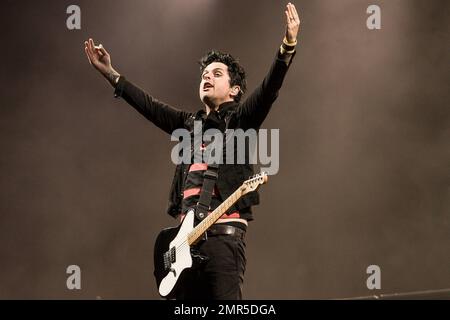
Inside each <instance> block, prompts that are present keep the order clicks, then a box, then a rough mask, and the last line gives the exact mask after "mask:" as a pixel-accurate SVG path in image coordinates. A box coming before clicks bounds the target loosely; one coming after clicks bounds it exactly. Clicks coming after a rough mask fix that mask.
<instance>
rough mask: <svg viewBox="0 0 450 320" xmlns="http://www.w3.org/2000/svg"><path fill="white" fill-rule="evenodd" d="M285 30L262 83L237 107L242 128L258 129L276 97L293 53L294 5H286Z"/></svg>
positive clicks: (296, 21) (296, 18)
mask: <svg viewBox="0 0 450 320" xmlns="http://www.w3.org/2000/svg"><path fill="white" fill-rule="evenodd" d="M285 15H286V31H285V36H284V39H283V42H282V44H281V46H280V49H279V50H278V52H277V54H276V58H275V61H274V62H273V64H272V66H271V68H270V70H269V72H268V73H267V75H266V77H265V78H264V80H263V81H262V83H261V84H260V85H259V86H258V87H257V88H256V89H255V90H254V91H253V92H252V94H250V96H249V97H248V98H247V99H246V100H245V101H244V102H243V103H242V105H241V107H240V108H239V111H238V112H239V116H240V119H241V124H242V127H243V128H244V129H248V128H254V129H258V128H259V127H260V126H261V124H262V123H263V121H264V119H265V118H266V116H267V114H268V113H269V111H270V108H271V106H272V104H273V102H274V101H275V100H276V98H277V97H278V91H279V90H280V88H281V85H282V84H283V80H284V77H285V75H286V73H287V70H288V69H289V66H290V65H291V62H292V59H293V57H294V55H295V46H296V44H297V35H298V32H299V29H300V18H299V16H298V13H297V10H296V8H295V6H294V5H293V4H291V3H288V4H287V5H286V10H285Z"/></svg>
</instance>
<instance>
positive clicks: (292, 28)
mask: <svg viewBox="0 0 450 320" xmlns="http://www.w3.org/2000/svg"><path fill="white" fill-rule="evenodd" d="M284 13H285V14H286V40H287V41H288V42H290V43H294V42H296V40H297V34H298V32H299V30H300V18H299V16H298V13H297V10H296V9H295V6H294V5H293V4H292V3H290V2H289V3H288V4H287V5H286V11H285V12H284Z"/></svg>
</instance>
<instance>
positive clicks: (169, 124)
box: [114, 76, 191, 134]
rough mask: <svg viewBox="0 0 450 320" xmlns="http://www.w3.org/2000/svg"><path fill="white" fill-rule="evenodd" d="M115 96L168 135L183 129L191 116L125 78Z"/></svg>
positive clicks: (116, 89)
mask: <svg viewBox="0 0 450 320" xmlns="http://www.w3.org/2000/svg"><path fill="white" fill-rule="evenodd" d="M114 96H115V97H116V98H118V97H122V98H123V99H125V101H126V102H128V103H129V104H130V105H131V106H133V107H134V108H135V109H136V110H137V111H138V112H139V113H141V114H142V115H143V116H144V117H145V118H147V119H148V120H150V121H151V122H153V123H154V124H155V125H156V126H157V127H158V128H160V129H162V130H164V131H165V132H167V133H168V134H172V132H173V131H174V130H175V129H179V128H183V127H184V123H185V121H186V119H187V118H189V117H190V116H191V113H189V112H185V111H182V110H179V109H177V108H174V107H172V106H170V105H168V104H166V103H164V102H161V101H158V100H157V99H155V98H153V97H152V96H150V95H149V94H147V93H146V92H145V91H144V90H142V89H141V88H139V87H137V86H135V85H134V84H133V83H131V82H130V81H128V80H127V79H126V78H125V77H123V76H120V78H119V81H118V82H117V85H116V88H115V91H114Z"/></svg>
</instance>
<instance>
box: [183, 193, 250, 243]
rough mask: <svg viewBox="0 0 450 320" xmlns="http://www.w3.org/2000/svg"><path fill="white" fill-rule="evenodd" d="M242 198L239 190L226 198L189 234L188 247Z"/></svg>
mask: <svg viewBox="0 0 450 320" xmlns="http://www.w3.org/2000/svg"><path fill="white" fill-rule="evenodd" d="M240 197H242V191H241V188H239V189H237V190H236V191H235V192H234V193H233V194H232V195H231V196H229V197H228V198H227V200H225V201H224V202H223V203H222V204H221V205H220V206H218V207H217V208H216V210H214V211H213V212H211V214H209V215H208V216H207V217H206V218H205V219H203V221H202V222H200V223H199V224H198V225H197V226H196V227H195V228H194V229H193V230H192V231H191V232H190V233H189V234H188V237H187V238H188V242H189V245H192V244H193V243H195V242H196V241H197V240H198V238H200V237H201V236H202V234H203V233H205V232H206V230H208V228H209V227H210V226H212V225H213V224H214V222H216V221H217V220H218V219H219V218H220V217H221V216H222V215H223V214H224V213H225V211H227V210H228V209H229V208H230V207H231V206H232V205H233V204H234V203H235V202H236V201H238V200H239V198H240Z"/></svg>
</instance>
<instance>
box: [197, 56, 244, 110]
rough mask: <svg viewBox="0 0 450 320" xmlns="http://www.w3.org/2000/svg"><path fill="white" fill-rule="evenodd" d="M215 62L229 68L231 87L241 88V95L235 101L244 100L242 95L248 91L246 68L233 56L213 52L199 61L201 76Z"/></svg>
mask: <svg viewBox="0 0 450 320" xmlns="http://www.w3.org/2000/svg"><path fill="white" fill-rule="evenodd" d="M213 62H221V63H223V64H225V65H226V66H227V67H228V74H229V75H230V86H231V87H232V86H235V85H238V86H239V87H240V88H241V90H240V91H239V93H238V94H237V95H236V96H235V97H234V101H236V102H239V101H240V100H241V98H242V95H243V94H244V93H245V91H246V90H247V81H246V80H245V70H244V68H243V67H242V66H241V65H240V64H239V61H238V60H237V59H235V58H234V57H233V56H232V55H230V54H228V53H223V52H220V51H217V50H212V51H210V52H208V53H207V54H206V55H205V56H203V57H202V58H201V60H200V61H199V63H200V74H202V73H203V71H204V70H205V68H206V67H207V66H208V65H209V64H211V63H213Z"/></svg>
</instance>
